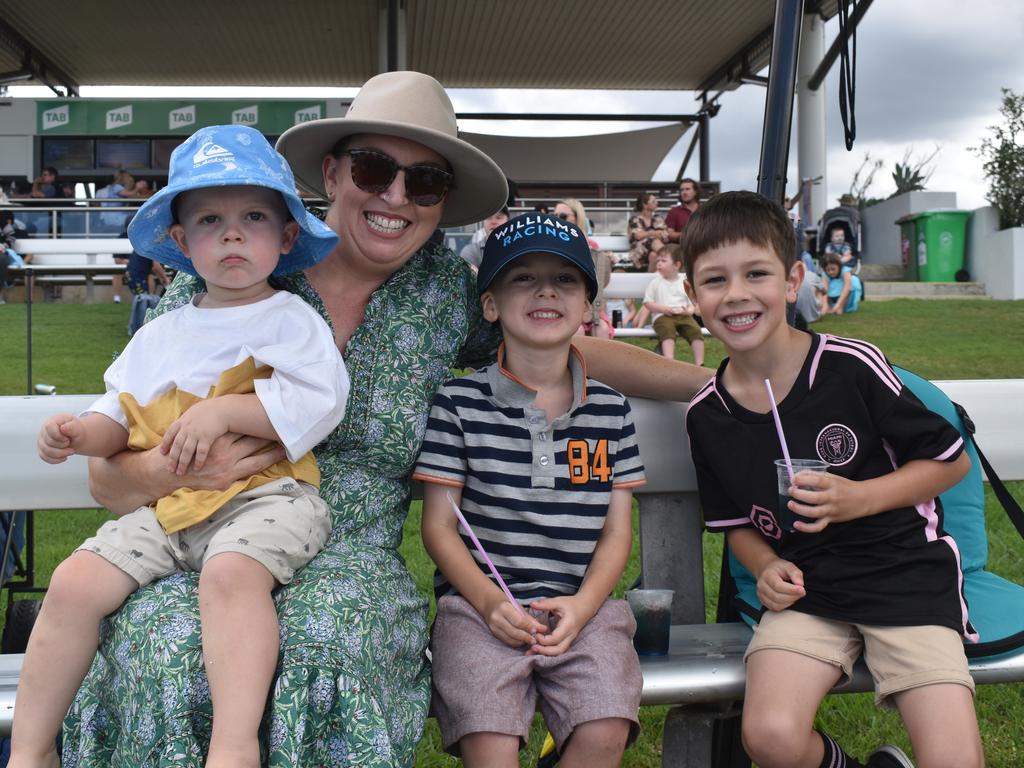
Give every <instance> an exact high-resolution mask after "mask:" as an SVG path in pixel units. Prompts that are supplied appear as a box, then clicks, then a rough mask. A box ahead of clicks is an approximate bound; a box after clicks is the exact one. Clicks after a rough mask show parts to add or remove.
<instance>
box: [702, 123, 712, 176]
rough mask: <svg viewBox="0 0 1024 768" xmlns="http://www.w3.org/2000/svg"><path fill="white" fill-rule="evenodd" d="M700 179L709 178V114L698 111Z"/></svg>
mask: <svg viewBox="0 0 1024 768" xmlns="http://www.w3.org/2000/svg"><path fill="white" fill-rule="evenodd" d="M700 180H701V181H702V182H704V181H710V180H711V115H709V114H708V113H707V112H706V111H705V112H701V113H700Z"/></svg>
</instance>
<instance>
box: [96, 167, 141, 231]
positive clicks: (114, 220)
mask: <svg viewBox="0 0 1024 768" xmlns="http://www.w3.org/2000/svg"><path fill="white" fill-rule="evenodd" d="M131 197H135V177H134V176H132V175H131V174H130V173H128V171H120V170H119V171H115V172H114V176H113V178H111V180H110V181H109V182H108V183H107V185H106V186H105V187H101V188H100V189H97V190H96V199H97V200H110V202H109V203H99V206H100V207H101V208H104V209H109V208H120V207H122V206H123V205H124V201H125V200H126V199H128V198H131ZM129 218H131V216H130V214H129V212H128V211H114V210H102V211H100V214H99V226H98V227H97V228H96V230H97V231H99V232H105V233H120V234H121V235H122V236H124V229H125V227H127V226H128V219H129Z"/></svg>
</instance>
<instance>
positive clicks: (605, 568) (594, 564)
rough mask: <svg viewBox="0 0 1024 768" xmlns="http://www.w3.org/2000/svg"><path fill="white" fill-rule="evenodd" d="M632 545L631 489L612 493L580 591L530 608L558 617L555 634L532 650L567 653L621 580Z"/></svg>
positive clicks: (552, 653)
mask: <svg viewBox="0 0 1024 768" xmlns="http://www.w3.org/2000/svg"><path fill="white" fill-rule="evenodd" d="M632 545H633V492H632V491H631V490H630V489H628V488H616V489H615V490H613V491H612V495H611V500H610V501H609V503H608V514H607V516H606V517H605V519H604V527H603V528H602V529H601V537H600V538H599V539H598V540H597V546H596V547H594V554H593V557H592V558H591V560H590V565H589V566H588V567H587V573H586V575H584V577H583V583H582V584H581V585H580V588H579V590H578V591H577V592H576V594H575V595H572V596H571V597H547V598H544V599H542V600H534V601H533V604H532V605H531V607H532V608H535V609H537V610H540V611H550V612H552V613H554V614H555V615H556V616H558V625H557V626H556V627H555V630H554V631H553V632H552V633H551V634H550V635H546V636H541V637H538V638H537V642H536V643H535V644H534V646H533V648H531V649H530V650H531V651H532V652H533V653H537V654H541V655H543V656H558V655H560V654H562V653H565V652H566V651H567V650H568V649H569V646H571V645H572V643H573V641H574V640H575V639H576V636H577V635H579V633H580V631H582V629H583V627H585V626H586V624H587V622H588V621H590V620H591V619H592V618H593V617H594V614H596V613H597V612H598V611H599V610H600V608H601V606H602V605H604V601H605V600H607V599H608V595H610V594H611V592H612V590H613V589H615V585H616V584H617V583H618V581H619V579H620V578H622V572H623V571H624V570H625V568H626V561H627V560H628V559H629V550H630V547H632Z"/></svg>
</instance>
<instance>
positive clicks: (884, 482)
mask: <svg viewBox="0 0 1024 768" xmlns="http://www.w3.org/2000/svg"><path fill="white" fill-rule="evenodd" d="M970 468H971V460H970V458H969V457H968V456H967V454H966V453H961V454H960V455H959V456H958V457H957V458H956V459H955V460H954V461H937V460H934V459H916V460H914V461H908V462H907V463H906V464H904V465H903V466H901V467H898V468H897V469H895V470H893V471H892V472H890V473H889V474H887V475H882V476H881V477H875V478H872V479H871V480H849V479H847V478H845V477H841V476H840V475H833V474H830V473H816V472H805V473H799V474H798V475H797V477H799V480H796V478H794V480H795V482H794V485H795V486H798V487H794V488H790V493H791V494H792V498H793V499H794V501H792V502H791V506H790V509H791V510H793V511H794V512H796V513H797V514H798V515H803V516H805V517H813V518H817V522H815V523H804V522H801V521H799V520H798V521H797V522H796V527H797V529H798V530H801V531H804V532H806V533H817V532H818V531H821V530H823V529H824V528H825V527H826V526H827V525H828V524H829V523H842V522H846V521H847V520H854V519H856V518H858V517H867V516H868V515H877V514H878V513H879V512H886V511H888V510H890V509H898V508H899V507H912V506H915V505H917V504H923V503H924V502H927V501H929V500H930V499H934V498H935V497H936V496H938V495H939V494H940V493H942V492H943V491H946V490H948V489H949V488H952V487H953V486H954V485H956V484H957V483H958V482H960V480H961V479H963V477H964V475H966V474H967V472H968V470H969V469H970ZM807 488H814V490H806V489H807Z"/></svg>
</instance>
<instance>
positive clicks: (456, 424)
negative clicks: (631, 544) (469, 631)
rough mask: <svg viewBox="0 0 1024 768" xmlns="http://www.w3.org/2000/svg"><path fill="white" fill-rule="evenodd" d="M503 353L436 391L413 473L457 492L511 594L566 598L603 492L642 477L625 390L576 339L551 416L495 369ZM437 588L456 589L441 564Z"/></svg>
mask: <svg viewBox="0 0 1024 768" xmlns="http://www.w3.org/2000/svg"><path fill="white" fill-rule="evenodd" d="M503 352H504V349H503V348H502V349H500V350H499V352H498V362H497V363H496V364H494V365H491V366H488V367H487V368H482V369H480V370H478V371H476V372H475V373H473V374H471V375H469V376H465V377H463V378H459V379H453V380H452V381H449V382H448V383H447V384H445V385H444V386H443V387H442V388H441V390H440V391H439V392H438V393H437V396H436V397H435V398H434V404H433V407H432V409H431V411H430V419H429V421H428V422H427V432H426V436H425V438H424V440H423V449H422V451H421V452H420V456H419V460H418V462H417V465H416V470H415V472H414V473H413V477H414V478H415V479H417V480H421V481H423V482H427V483H439V484H441V485H450V486H452V487H457V488H461V489H462V502H461V504H460V507H461V509H462V511H463V514H464V515H465V517H466V520H467V521H468V522H469V524H470V526H472V528H473V531H474V532H475V533H476V535H477V538H479V540H480V543H481V544H482V545H483V547H484V549H485V550H486V551H487V553H488V554H489V555H490V557H491V560H492V561H493V562H494V564H495V566H496V567H497V569H498V572H499V573H501V576H502V578H503V579H504V580H505V582H506V583H507V584H508V586H509V589H510V590H511V591H512V593H513V594H514V595H515V596H516V598H517V599H519V600H520V601H522V602H530V601H532V600H535V599H537V598H541V597H556V596H559V595H573V594H575V593H576V591H577V590H578V589H579V587H580V584H581V583H582V582H583V576H584V573H585V572H586V570H587V566H588V565H589V564H590V559H591V557H592V556H593V554H594V548H595V547H596V545H597V541H598V538H599V537H600V535H601V529H602V527H603V526H604V521H605V516H606V515H607V513H608V503H609V500H610V497H611V492H612V489H613V488H633V487H635V486H639V485H642V484H643V483H644V482H645V478H644V469H643V463H642V462H641V460H640V451H639V449H638V447H637V441H636V430H635V429H634V427H633V416H632V413H631V411H630V408H629V403H628V402H627V400H626V398H625V397H624V396H623V395H621V394H619V393H618V392H616V391H615V390H614V389H612V388H611V387H608V386H606V385H604V384H602V383H601V382H599V381H594V380H593V379H588V378H587V374H586V367H585V364H584V361H583V357H582V355H581V354H580V353H579V351H578V350H576V348H575V347H573V348H572V352H571V354H570V355H569V369H570V371H571V372H572V382H573V403H572V406H571V407H570V408H569V410H568V412H566V413H564V414H562V415H561V416H559V417H558V418H556V419H555V420H554V421H553V422H551V423H548V420H547V416H546V414H545V413H544V410H543V409H541V408H538V407H536V406H535V405H534V398H535V396H536V394H537V393H536V391H535V390H532V389H530V388H529V387H527V386H526V385H524V384H523V383H522V382H520V381H519V380H517V379H516V378H515V377H514V376H513V375H512V374H511V373H509V371H507V370H506V369H505V368H503V367H502V365H501V362H502V359H503ZM459 533H460V535H461V536H462V539H463V541H464V542H465V544H466V546H467V548H468V549H469V551H470V552H471V553H472V554H473V557H474V558H475V559H476V561H477V565H478V566H479V567H480V570H481V571H482V572H483V573H485V574H486V575H487V576H488V577H489V578H490V572H489V571H488V569H487V566H486V565H485V564H484V561H483V558H482V557H481V556H480V554H479V553H478V552H477V551H476V548H475V547H474V546H473V544H472V542H471V540H470V539H469V537H468V536H467V535H466V534H465V532H463V531H462V530H461V527H460V530H459ZM434 592H435V595H436V596H438V597H440V596H441V595H445V594H450V593H453V592H454V589H453V588H452V586H451V585H450V584H449V583H448V582H447V580H446V579H445V578H444V576H443V575H442V574H441V572H440V571H439V570H438V571H437V572H436V574H435V577H434Z"/></svg>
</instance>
